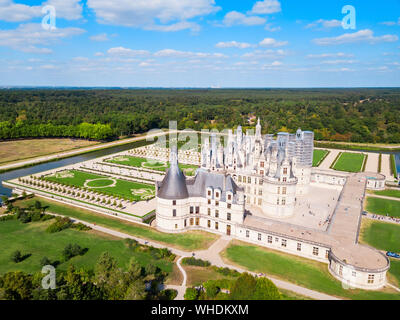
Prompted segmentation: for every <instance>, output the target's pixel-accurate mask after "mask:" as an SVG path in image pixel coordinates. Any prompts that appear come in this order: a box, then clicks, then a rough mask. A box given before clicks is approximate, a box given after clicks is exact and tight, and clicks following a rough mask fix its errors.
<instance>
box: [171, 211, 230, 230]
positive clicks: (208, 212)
mask: <svg viewBox="0 0 400 320" xmlns="http://www.w3.org/2000/svg"><path fill="white" fill-rule="evenodd" d="M189 212H190V214H193V213H194V212H196V214H199V213H200V207H190V211H189ZM207 214H208V215H209V216H211V209H210V208H208V209H207ZM172 216H173V217H176V209H172ZM214 216H215V218H219V210H215V213H214ZM191 219H193V218H191ZM196 219H199V218H196ZM226 220H228V221H231V220H232V214H231V213H230V212H227V213H226ZM185 221H186V220H185ZM185 227H186V225H185Z"/></svg>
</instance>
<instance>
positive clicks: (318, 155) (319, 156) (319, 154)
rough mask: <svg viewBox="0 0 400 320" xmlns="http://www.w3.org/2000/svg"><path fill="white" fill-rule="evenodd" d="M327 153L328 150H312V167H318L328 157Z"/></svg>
mask: <svg viewBox="0 0 400 320" xmlns="http://www.w3.org/2000/svg"><path fill="white" fill-rule="evenodd" d="M328 153H329V151H328V150H319V149H316V150H314V158H313V167H318V166H319V165H320V164H321V162H322V161H323V160H324V159H325V157H326V156H327V155H328Z"/></svg>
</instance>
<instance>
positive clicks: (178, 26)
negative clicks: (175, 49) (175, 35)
mask: <svg viewBox="0 0 400 320" xmlns="http://www.w3.org/2000/svg"><path fill="white" fill-rule="evenodd" d="M145 29H146V30H155V31H162V32H175V31H181V30H186V29H190V30H192V31H194V32H197V31H200V26H199V25H198V24H197V23H194V22H188V21H180V22H177V23H173V24H170V25H151V26H147V27H145Z"/></svg>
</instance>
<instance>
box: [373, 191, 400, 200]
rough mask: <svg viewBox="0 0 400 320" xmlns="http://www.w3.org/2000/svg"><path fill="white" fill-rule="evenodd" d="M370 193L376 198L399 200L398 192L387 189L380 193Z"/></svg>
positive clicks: (399, 193) (399, 192)
mask: <svg viewBox="0 0 400 320" xmlns="http://www.w3.org/2000/svg"><path fill="white" fill-rule="evenodd" d="M372 193H373V194H376V195H378V196H386V197H392V198H400V190H393V189H387V190H382V191H373V192H372Z"/></svg>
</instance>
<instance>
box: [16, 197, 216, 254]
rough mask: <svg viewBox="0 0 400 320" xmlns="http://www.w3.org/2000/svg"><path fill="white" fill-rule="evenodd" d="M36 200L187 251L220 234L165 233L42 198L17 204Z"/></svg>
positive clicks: (205, 244)
mask: <svg viewBox="0 0 400 320" xmlns="http://www.w3.org/2000/svg"><path fill="white" fill-rule="evenodd" d="M36 200H39V201H40V202H41V203H42V205H43V206H45V207H47V210H48V211H49V212H53V213H58V214H61V215H64V216H67V217H71V218H76V219H79V220H83V221H87V222H90V223H95V224H97V225H101V226H104V227H107V228H110V229H114V230H117V231H120V232H124V233H127V234H130V235H132V236H137V237H141V238H144V239H148V240H153V241H156V242H160V243H164V244H168V245H170V246H173V247H176V248H179V249H183V250H187V251H191V250H201V249H206V248H208V247H209V246H210V245H211V244H212V243H213V242H214V241H215V240H216V239H217V238H218V236H216V235H214V234H211V233H206V232H198V231H196V232H185V233H181V234H169V233H163V232H159V231H157V230H155V229H152V228H149V227H144V226H141V225H138V224H135V223H130V222H125V221H123V220H117V219H113V218H109V217H107V216H104V215H101V214H96V213H94V212H91V211H87V210H84V209H80V208H76V207H72V206H68V205H65V204H60V203H57V202H54V201H49V200H47V199H42V198H32V199H29V200H25V201H20V202H17V203H16V205H20V206H28V205H30V204H33V203H34V202H35V201H36Z"/></svg>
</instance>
